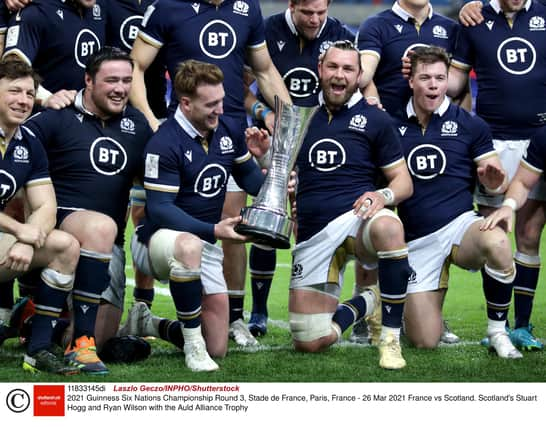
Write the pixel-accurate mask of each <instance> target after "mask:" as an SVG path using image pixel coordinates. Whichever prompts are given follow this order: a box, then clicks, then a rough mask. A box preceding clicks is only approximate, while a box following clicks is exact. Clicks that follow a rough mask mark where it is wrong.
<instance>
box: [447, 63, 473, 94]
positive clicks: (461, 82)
mask: <svg viewBox="0 0 546 427" xmlns="http://www.w3.org/2000/svg"><path fill="white" fill-rule="evenodd" d="M468 72H469V70H464V69H462V68H460V67H457V66H454V65H451V66H450V67H449V73H448V79H447V94H448V96H450V97H451V98H457V97H460V96H461V94H463V93H464V92H465V91H466V90H467V89H468Z"/></svg>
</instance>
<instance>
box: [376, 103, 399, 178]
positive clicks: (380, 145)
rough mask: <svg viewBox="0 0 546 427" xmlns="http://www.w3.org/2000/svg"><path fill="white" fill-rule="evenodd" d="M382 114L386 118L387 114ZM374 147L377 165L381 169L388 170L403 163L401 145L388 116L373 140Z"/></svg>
mask: <svg viewBox="0 0 546 427" xmlns="http://www.w3.org/2000/svg"><path fill="white" fill-rule="evenodd" d="M384 114H385V116H387V113H384ZM375 147H376V152H377V164H378V165H379V167H380V168H381V169H390V168H392V167H396V166H397V165H399V164H401V163H403V162H404V161H405V160H404V154H403V152H402V143H401V142H400V138H399V137H398V134H397V133H396V130H395V128H394V123H393V121H392V119H391V118H390V116H387V117H385V118H384V123H383V126H382V127H381V129H380V130H379V132H378V134H377V138H376V140H375Z"/></svg>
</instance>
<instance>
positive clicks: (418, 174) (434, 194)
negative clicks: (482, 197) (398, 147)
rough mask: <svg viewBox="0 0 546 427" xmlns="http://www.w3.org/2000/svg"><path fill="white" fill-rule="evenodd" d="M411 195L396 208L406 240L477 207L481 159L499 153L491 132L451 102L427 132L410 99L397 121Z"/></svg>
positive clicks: (438, 112) (442, 106) (434, 116)
mask: <svg viewBox="0 0 546 427" xmlns="http://www.w3.org/2000/svg"><path fill="white" fill-rule="evenodd" d="M396 126H397V131H398V133H399V135H400V140H401V142H402V148H403V150H404V155H405V157H406V163H407V164H408V169H409V171H410V175H411V177H412V179H413V195H412V196H411V197H410V198H409V199H407V200H404V201H403V202H402V203H400V204H399V205H398V215H399V216H400V219H401V220H402V222H403V224H404V229H405V232H406V239H407V240H408V241H410V240H414V239H417V238H418V237H422V236H425V235H427V234H430V233H432V232H434V231H436V230H438V229H440V228H442V227H443V226H444V225H446V224H448V223H449V222H450V221H452V220H453V219H455V218H456V217H457V216H459V215H461V214H462V213H464V212H467V211H470V210H472V209H473V193H474V188H475V185H476V177H477V175H476V168H477V163H476V162H478V161H479V160H481V159H483V158H486V157H487V156H492V155H494V154H495V149H494V148H493V142H492V139H491V132H490V130H489V127H488V126H487V124H486V123H485V122H484V121H483V120H482V119H480V118H479V117H477V116H473V115H471V114H470V113H469V112H468V111H466V110H464V109H463V108H460V107H458V106H456V105H453V104H450V103H449V100H448V99H447V98H445V99H444V102H443V103H442V104H441V105H440V107H439V108H438V110H437V111H436V112H435V113H434V114H433V115H432V117H431V119H430V122H429V124H428V126H427V128H426V129H425V130H424V133H423V128H422V127H421V125H420V124H419V123H418V122H417V119H416V116H415V112H414V110H413V105H412V100H411V99H410V101H409V103H408V105H407V110H406V118H405V119H403V120H402V119H397V120H396Z"/></svg>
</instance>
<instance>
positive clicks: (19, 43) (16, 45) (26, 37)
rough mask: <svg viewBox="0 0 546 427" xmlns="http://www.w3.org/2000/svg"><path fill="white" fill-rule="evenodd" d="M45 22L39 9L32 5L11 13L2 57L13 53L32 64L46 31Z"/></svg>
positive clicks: (45, 19)
mask: <svg viewBox="0 0 546 427" xmlns="http://www.w3.org/2000/svg"><path fill="white" fill-rule="evenodd" d="M46 22H47V18H46V17H45V16H44V15H43V14H42V13H41V11H40V9H39V8H38V7H33V6H32V5H30V6H28V7H26V8H24V9H23V10H21V11H20V12H19V13H16V14H13V15H12V16H11V19H10V21H9V27H8V30H7V33H6V43H5V50H4V57H6V56H7V55H10V54H15V55H17V56H19V57H20V58H21V59H22V60H24V61H25V62H27V63H28V64H29V65H32V63H33V62H34V59H35V58H36V56H37V55H38V52H39V50H40V41H41V40H42V38H43V37H42V34H43V32H44V31H47V28H46Z"/></svg>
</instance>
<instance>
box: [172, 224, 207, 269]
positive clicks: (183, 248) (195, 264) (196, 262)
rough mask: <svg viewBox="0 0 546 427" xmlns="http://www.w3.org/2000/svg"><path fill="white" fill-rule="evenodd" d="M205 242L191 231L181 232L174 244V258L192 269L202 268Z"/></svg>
mask: <svg viewBox="0 0 546 427" xmlns="http://www.w3.org/2000/svg"><path fill="white" fill-rule="evenodd" d="M202 253H203V242H202V241H201V239H199V237H197V236H195V235H193V234H190V233H180V234H179V235H178V236H177V237H176V241H175V244H174V254H173V255H174V258H175V259H176V260H177V261H179V262H180V263H181V264H183V265H184V266H185V267H187V268H190V269H197V268H201V254H202Z"/></svg>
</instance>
